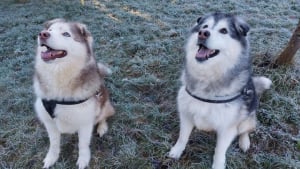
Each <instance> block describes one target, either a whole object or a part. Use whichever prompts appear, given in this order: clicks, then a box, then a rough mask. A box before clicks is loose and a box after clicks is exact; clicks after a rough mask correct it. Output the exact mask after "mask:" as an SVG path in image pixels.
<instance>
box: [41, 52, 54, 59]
mask: <svg viewBox="0 0 300 169" xmlns="http://www.w3.org/2000/svg"><path fill="white" fill-rule="evenodd" d="M41 56H42V59H43V60H45V61H47V60H51V59H55V56H54V55H52V53H51V51H48V52H42V54H41Z"/></svg>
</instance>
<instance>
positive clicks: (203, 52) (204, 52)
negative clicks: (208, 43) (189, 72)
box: [196, 48, 210, 58]
mask: <svg viewBox="0 0 300 169" xmlns="http://www.w3.org/2000/svg"><path fill="white" fill-rule="evenodd" d="M209 53H210V50H209V49H204V48H201V49H200V50H199V51H198V52H197V54H196V57H197V58H206V56H209Z"/></svg>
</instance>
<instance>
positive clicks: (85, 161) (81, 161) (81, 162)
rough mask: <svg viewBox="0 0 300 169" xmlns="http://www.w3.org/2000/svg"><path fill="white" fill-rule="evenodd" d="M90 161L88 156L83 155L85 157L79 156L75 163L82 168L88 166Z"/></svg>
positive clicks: (79, 168)
mask: <svg viewBox="0 0 300 169" xmlns="http://www.w3.org/2000/svg"><path fill="white" fill-rule="evenodd" d="M89 162H90V158H89V157H87V156H85V157H79V158H78V160H77V162H76V165H77V166H78V169H84V168H86V167H87V166H88V164H89Z"/></svg>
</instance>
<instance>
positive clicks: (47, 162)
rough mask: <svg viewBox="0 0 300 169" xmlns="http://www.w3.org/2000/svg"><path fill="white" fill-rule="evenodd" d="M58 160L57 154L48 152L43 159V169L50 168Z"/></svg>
mask: <svg viewBox="0 0 300 169" xmlns="http://www.w3.org/2000/svg"><path fill="white" fill-rule="evenodd" d="M57 159H58V154H57V153H52V152H48V153H47V155H46V157H45V159H44V161H43V162H44V166H43V168H49V167H51V166H52V165H53V164H54V163H55V162H56V161H57Z"/></svg>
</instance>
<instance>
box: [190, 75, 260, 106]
mask: <svg viewBox="0 0 300 169" xmlns="http://www.w3.org/2000/svg"><path fill="white" fill-rule="evenodd" d="M185 91H186V92H187V93H188V94H189V95H190V96H192V97H193V98H195V99H197V100H200V101H203V102H207V103H229V102H232V101H234V100H236V99H238V98H240V97H241V96H243V99H245V98H248V97H253V95H254V94H255V89H254V85H253V82H252V79H251V78H250V80H249V81H248V83H247V84H246V85H245V86H244V87H243V88H242V90H241V92H240V93H238V94H236V95H233V96H220V97H219V96H218V97H215V98H214V99H207V98H203V97H199V96H196V95H194V94H193V93H191V91H189V89H188V88H187V87H186V88H185Z"/></svg>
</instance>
